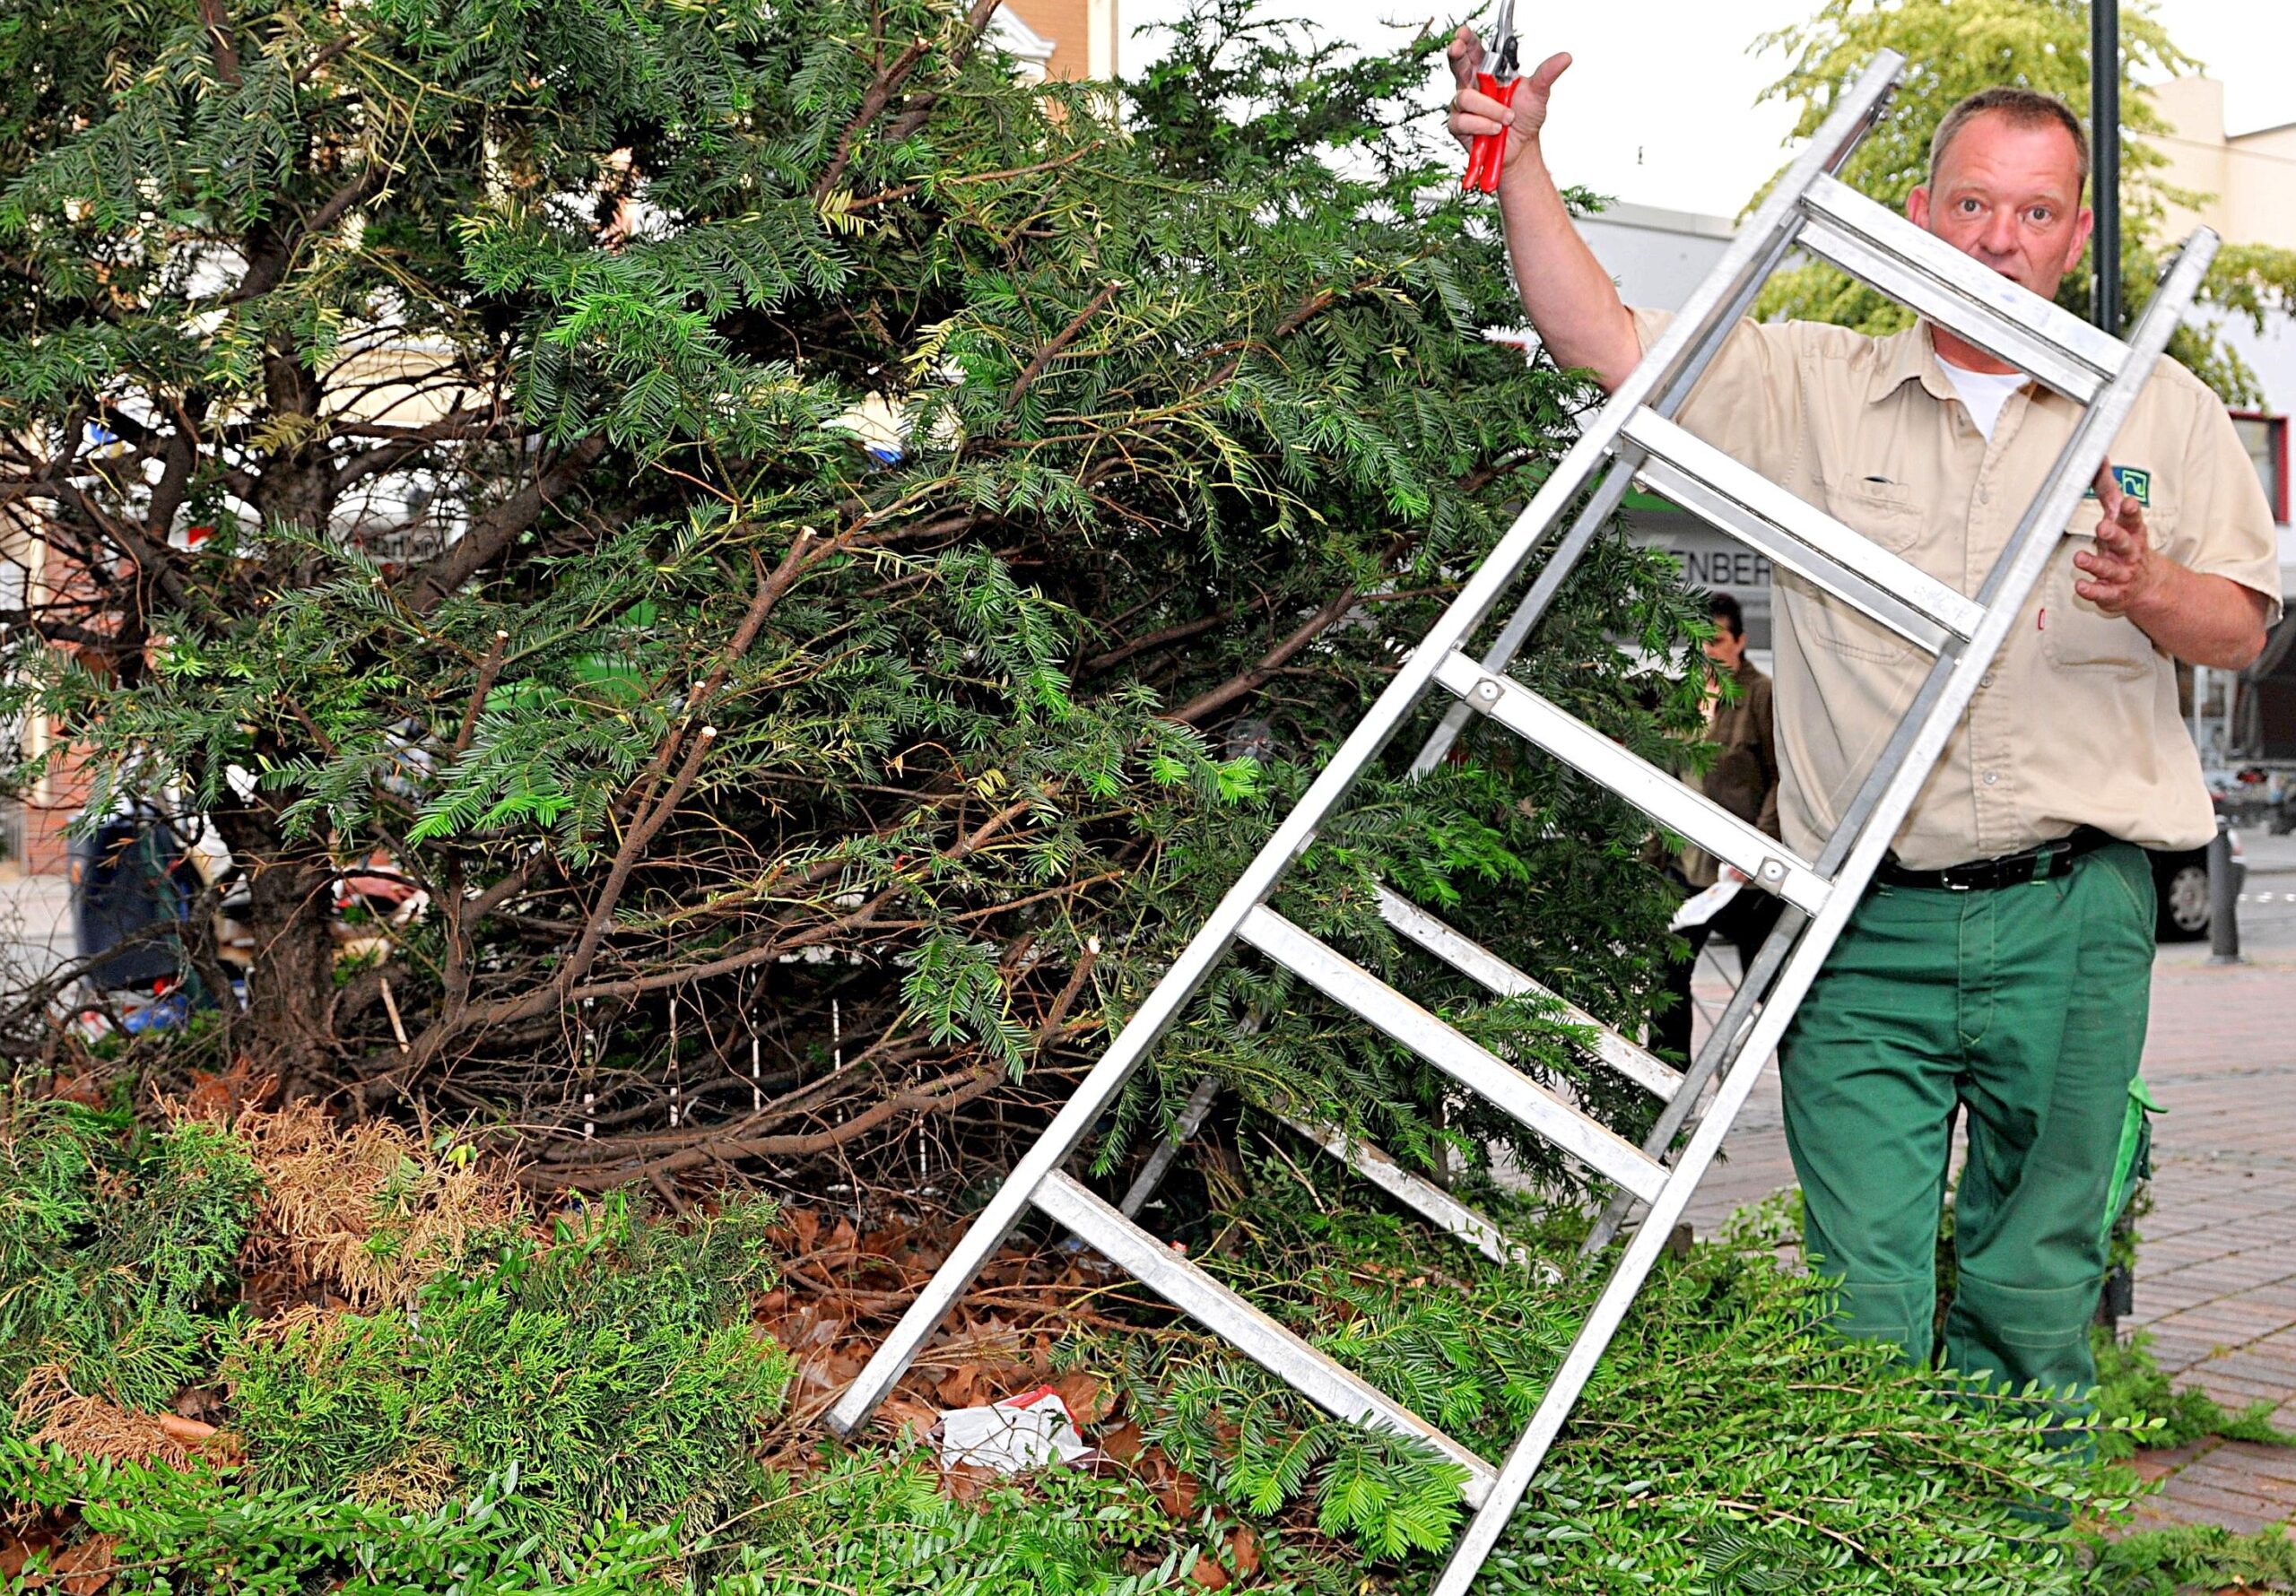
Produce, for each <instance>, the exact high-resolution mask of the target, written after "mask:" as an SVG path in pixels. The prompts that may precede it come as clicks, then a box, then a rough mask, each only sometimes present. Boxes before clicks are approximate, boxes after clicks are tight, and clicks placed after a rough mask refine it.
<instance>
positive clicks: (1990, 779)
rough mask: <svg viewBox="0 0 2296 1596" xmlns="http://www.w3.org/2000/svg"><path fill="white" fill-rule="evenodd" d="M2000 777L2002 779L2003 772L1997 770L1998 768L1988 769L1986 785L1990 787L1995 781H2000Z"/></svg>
mask: <svg viewBox="0 0 2296 1596" xmlns="http://www.w3.org/2000/svg"><path fill="white" fill-rule="evenodd" d="M2000 779H2001V773H2000V772H1999V771H1996V770H1988V771H1987V772H1986V773H1985V785H1987V786H1988V787H1989V786H1991V785H1993V784H1994V783H1995V782H1997V781H1999V780H2000Z"/></svg>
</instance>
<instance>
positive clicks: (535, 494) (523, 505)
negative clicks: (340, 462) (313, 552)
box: [406, 432, 606, 616]
mask: <svg viewBox="0 0 2296 1596" xmlns="http://www.w3.org/2000/svg"><path fill="white" fill-rule="evenodd" d="M605 452H606V439H605V434H604V433H603V432H593V433H591V434H590V435H589V436H588V437H587V438H583V439H582V440H581V441H579V442H578V443H577V444H576V445H575V446H574V447H572V448H570V449H569V450H567V451H566V453H564V454H563V455H560V456H559V457H558V458H557V459H556V460H554V461H552V463H551V464H550V467H549V469H547V470H545V471H544V472H543V473H542V474H541V475H539V476H537V477H536V478H535V480H534V481H531V482H529V483H527V484H526V486H525V487H524V488H521V489H520V490H518V491H517V492H516V493H514V494H512V495H511V496H510V497H509V499H504V500H503V501H502V502H501V503H500V504H499V505H497V506H495V507H493V508H492V509H491V510H489V511H487V513H486V514H485V515H483V516H480V517H479V518H478V519H477V520H475V521H474V522H473V523H472V524H471V527H470V530H469V531H467V532H465V533H463V535H462V536H461V537H460V538H459V539H458V540H457V541H456V542H455V544H454V546H453V547H452V548H450V549H448V550H447V551H445V552H443V553H441V554H440V555H439V557H438V558H437V559H432V560H431V561H429V562H428V563H426V564H424V565H422V566H419V567H417V568H415V569H414V570H413V572H411V573H409V576H408V577H407V579H406V585H407V589H408V594H409V596H408V600H407V604H408V607H409V608H410V609H412V610H413V612H414V613H415V614H417V615H426V616H427V615H429V614H430V613H431V612H432V611H434V610H436V609H437V608H438V607H439V605H440V604H442V603H445V602H446V600H447V598H448V595H449V594H453V593H454V592H455V591H456V590H457V589H458V588H459V587H461V586H462V585H463V584H464V583H465V582H467V581H469V580H470V578H471V577H474V576H475V575H476V574H477V573H478V571H479V570H480V569H481V568H483V567H484V566H485V565H486V564H487V563H488V562H489V561H490V560H491V559H493V558H494V557H495V556H496V555H498V554H500V553H501V552H502V551H503V550H505V549H507V548H509V546H510V543H511V541H512V540H513V539H515V538H516V537H517V535H518V534H519V533H522V532H524V531H526V529H527V528H528V527H530V526H532V525H534V524H535V521H536V520H538V519H540V518H541V516H542V513H543V511H544V510H545V509H547V508H548V507H550V505H551V503H552V501H553V500H554V499H557V498H558V496H559V495H560V494H561V493H564V492H566V491H567V490H570V489H571V488H572V487H573V486H574V484H575V483H577V482H578V481H581V480H582V478H583V477H584V475H586V474H587V473H588V471H589V469H590V467H591V466H593V465H595V464H597V462H598V459H599V457H600V456H601V455H604V453H605Z"/></svg>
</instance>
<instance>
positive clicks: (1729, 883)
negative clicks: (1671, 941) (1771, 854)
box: [1666, 876, 1745, 931]
mask: <svg viewBox="0 0 2296 1596" xmlns="http://www.w3.org/2000/svg"><path fill="white" fill-rule="evenodd" d="M1744 885H1745V883H1744V881H1740V880H1732V879H1731V878H1730V877H1728V876H1725V877H1723V878H1722V879H1721V880H1718V881H1717V882H1715V883H1714V885H1712V886H1711V887H1709V888H1708V889H1706V890H1705V891H1703V892H1701V893H1700V894H1699V895H1698V896H1697V897H1695V898H1684V899H1683V906H1682V907H1680V908H1678V909H1676V910H1675V911H1674V919H1673V920H1671V921H1669V922H1668V923H1667V925H1666V929H1667V930H1668V931H1688V930H1690V929H1691V928H1692V926H1695V925H1703V924H1706V923H1707V922H1708V921H1709V920H1711V919H1713V918H1714V916H1715V915H1718V914H1720V913H1721V912H1722V911H1723V910H1724V909H1726V908H1727V907H1729V906H1730V900H1731V899H1732V898H1735V897H1737V896H1738V889H1739V888H1741V887H1743V886H1744Z"/></svg>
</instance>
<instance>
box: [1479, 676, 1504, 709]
mask: <svg viewBox="0 0 2296 1596" xmlns="http://www.w3.org/2000/svg"><path fill="white" fill-rule="evenodd" d="M1474 696H1475V697H1476V698H1481V699H1482V700H1483V702H1484V703H1486V704H1496V703H1497V702H1499V679H1498V678H1497V677H1495V676H1486V677H1484V678H1483V680H1482V681H1478V682H1476V683H1475V684H1474Z"/></svg>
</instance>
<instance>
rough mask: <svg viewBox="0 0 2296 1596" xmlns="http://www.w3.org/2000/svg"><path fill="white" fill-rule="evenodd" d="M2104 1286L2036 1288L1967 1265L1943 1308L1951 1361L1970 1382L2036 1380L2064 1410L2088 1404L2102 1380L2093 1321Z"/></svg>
mask: <svg viewBox="0 0 2296 1596" xmlns="http://www.w3.org/2000/svg"><path fill="white" fill-rule="evenodd" d="M2099 1284H2100V1282H2096V1281H2092V1282H2090V1283H2089V1284H2087V1285H2082V1286H2066V1287H2059V1288H2051V1289H2046V1290H2035V1289H2032V1288H2027V1287H2022V1286H2004V1285H2002V1284H2000V1283H1999V1282H1998V1281H1994V1280H1987V1279H1983V1278H1982V1277H1980V1276H1977V1275H1973V1274H1971V1273H1970V1271H1968V1270H1967V1269H1966V1268H1965V1269H1963V1270H1962V1271H1961V1281H1960V1284H1959V1285H1958V1286H1957V1287H1956V1288H1955V1290H1954V1293H1953V1303H1952V1306H1951V1307H1950V1308H1948V1309H1947V1310H1946V1311H1945V1361H1946V1362H1947V1363H1948V1364H1950V1365H1951V1366H1952V1367H1953V1368H1954V1369H1955V1370H1956V1371H1958V1372H1959V1373H1960V1374H1961V1375H1964V1376H1966V1377H1968V1378H1970V1379H1972V1380H1984V1381H1988V1382H1991V1383H1995V1384H1997V1385H2006V1386H2008V1387H2009V1388H2010V1389H2012V1390H2022V1389H2023V1388H2024V1386H2025V1385H2026V1384H2027V1383H2029V1382H2030V1383H2038V1384H2039V1385H2041V1386H2043V1387H2045V1388H2047V1389H2048V1391H2049V1392H2052V1393H2053V1394H2054V1396H2055V1397H2056V1398H2057V1401H2058V1405H2059V1407H2060V1409H2061V1410H2063V1409H2067V1408H2072V1409H2078V1408H2082V1407H2085V1405H2086V1404H2085V1398H2086V1395H2087V1393H2088V1391H2089V1388H2090V1387H2091V1386H2092V1385H2094V1384H2095V1383H2097V1365H2096V1359H2095V1357H2093V1355H2092V1353H2091V1352H2090V1350H2089V1318H2090V1315H2091V1314H2094V1313H2095V1312H2096V1309H2097V1291H2098V1287H2099Z"/></svg>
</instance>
